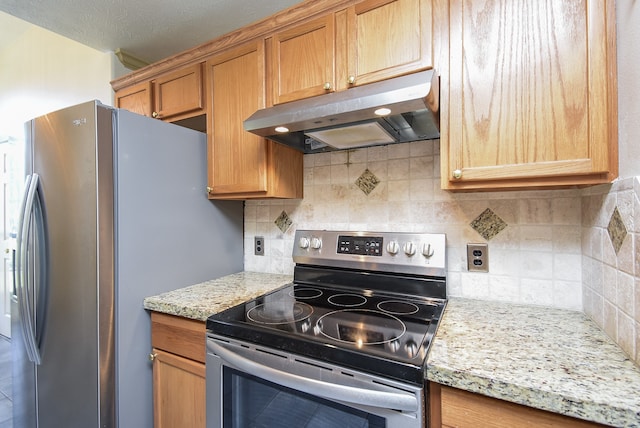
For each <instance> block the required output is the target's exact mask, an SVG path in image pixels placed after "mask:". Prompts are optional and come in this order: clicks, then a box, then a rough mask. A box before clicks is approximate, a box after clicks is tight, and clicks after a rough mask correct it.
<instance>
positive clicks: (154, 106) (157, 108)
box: [115, 64, 205, 122]
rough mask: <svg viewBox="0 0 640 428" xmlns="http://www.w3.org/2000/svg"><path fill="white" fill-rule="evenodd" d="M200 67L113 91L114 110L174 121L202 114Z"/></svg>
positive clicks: (202, 93)
mask: <svg viewBox="0 0 640 428" xmlns="http://www.w3.org/2000/svg"><path fill="white" fill-rule="evenodd" d="M202 68H203V64H193V65H190V66H187V67H183V68H180V69H178V70H175V71H172V72H169V73H166V74H163V75H160V76H158V77H157V78H155V79H153V80H151V81H146V82H141V83H138V84H135V85H132V86H129V87H126V88H123V89H120V90H119V91H117V92H116V95H115V99H116V107H119V108H123V109H126V110H129V111H132V112H134V113H138V114H142V115H144V116H149V117H155V118H158V119H162V120H166V121H171V122H173V121H175V120H180V119H185V118H189V117H193V116H197V115H201V114H204V100H205V97H204V79H203V74H202Z"/></svg>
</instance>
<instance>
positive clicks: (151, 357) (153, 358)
mask: <svg viewBox="0 0 640 428" xmlns="http://www.w3.org/2000/svg"><path fill="white" fill-rule="evenodd" d="M157 357H158V354H156V353H155V352H152V353H150V354H149V357H148V358H149V361H155V359H156V358H157Z"/></svg>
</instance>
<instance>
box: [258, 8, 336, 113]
mask: <svg viewBox="0 0 640 428" xmlns="http://www.w3.org/2000/svg"><path fill="white" fill-rule="evenodd" d="M334 32H335V29H334V16H333V14H330V15H328V16H324V17H322V18H318V19H315V20H313V21H311V22H308V23H305V24H302V25H299V26H297V27H295V28H292V29H289V30H286V31H281V32H279V33H276V34H275V35H274V36H273V42H272V43H273V48H272V49H273V52H272V53H271V55H270V57H271V67H272V73H271V78H272V82H271V85H272V90H273V100H272V101H273V104H280V103H286V102H288V101H293V100H299V99H302V98H308V97H313V96H316V95H322V94H325V93H327V92H331V91H333V90H334V89H335V71H334V70H335V68H334V51H335V34H334Z"/></svg>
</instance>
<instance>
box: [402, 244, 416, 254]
mask: <svg viewBox="0 0 640 428" xmlns="http://www.w3.org/2000/svg"><path fill="white" fill-rule="evenodd" d="M403 250H404V253H405V254H406V255H407V256H409V257H411V256H413V255H414V254H415V253H416V244H414V243H413V242H411V241H409V242H406V243H405V244H404V248H403Z"/></svg>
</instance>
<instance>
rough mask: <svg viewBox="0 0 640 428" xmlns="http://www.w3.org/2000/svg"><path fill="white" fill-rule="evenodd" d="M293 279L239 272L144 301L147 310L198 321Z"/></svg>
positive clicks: (289, 276)
mask: <svg viewBox="0 0 640 428" xmlns="http://www.w3.org/2000/svg"><path fill="white" fill-rule="evenodd" d="M292 280H293V277H292V276H291V275H277V274H270V273H258V272H240V273H234V274H231V275H227V276H223V277H222V278H218V279H213V280H211V281H206V282H203V283H201V284H196V285H192V286H190V287H185V288H181V289H178V290H175V291H169V292H167V293H162V294H159V295H157V296H150V297H147V298H146V299H144V303H143V305H144V308H145V309H148V310H151V311H156V312H163V313H165V314H170V315H177V316H181V317H184V318H191V319H195V320H199V321H206V320H207V318H208V317H209V316H210V315H212V314H215V313H217V312H221V311H223V310H225V309H228V308H230V307H233V306H235V305H238V304H240V303H243V302H246V301H247V300H250V299H253V298H255V297H258V296H260V295H262V294H265V293H268V292H270V291H273V290H275V289H276V288H280V287H281V286H283V285H285V284H289V283H290V282H291V281H292Z"/></svg>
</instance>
